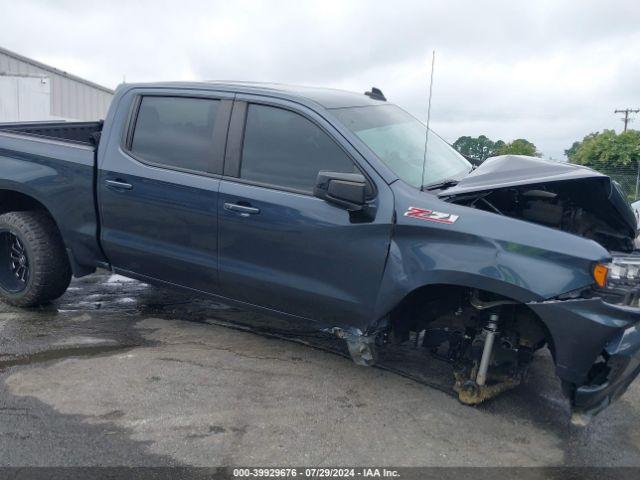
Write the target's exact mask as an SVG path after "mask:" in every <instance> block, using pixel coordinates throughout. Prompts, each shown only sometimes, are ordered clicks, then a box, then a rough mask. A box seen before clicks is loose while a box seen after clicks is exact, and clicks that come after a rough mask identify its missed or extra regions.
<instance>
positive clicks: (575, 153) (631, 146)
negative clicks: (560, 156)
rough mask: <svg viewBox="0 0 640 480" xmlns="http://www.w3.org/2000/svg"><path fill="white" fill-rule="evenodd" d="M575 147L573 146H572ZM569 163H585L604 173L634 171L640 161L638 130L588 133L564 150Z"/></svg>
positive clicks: (639, 133) (639, 135)
mask: <svg viewBox="0 0 640 480" xmlns="http://www.w3.org/2000/svg"><path fill="white" fill-rule="evenodd" d="M574 147H575V148H574ZM565 154H566V155H567V157H568V158H569V161H570V162H571V163H577V164H579V165H586V166H588V167H591V168H594V169H596V170H600V171H602V172H604V173H615V172H620V171H623V170H633V171H636V170H637V168H638V163H640V131H638V130H627V131H626V132H622V133H620V134H617V133H616V132H615V131H614V130H603V131H602V133H600V132H595V133H590V134H589V135H587V136H586V137H584V138H583V139H582V141H581V142H574V144H573V145H572V146H571V148H569V149H568V150H566V151H565Z"/></svg>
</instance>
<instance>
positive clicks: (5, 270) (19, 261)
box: [0, 211, 71, 307]
mask: <svg viewBox="0 0 640 480" xmlns="http://www.w3.org/2000/svg"><path fill="white" fill-rule="evenodd" d="M70 281H71V267H70V266H69V260H68V258H67V253H66V251H65V248H64V244H63V243H62V239H61V238H60V234H59V233H58V229H57V228H56V225H55V224H54V223H53V220H51V218H50V217H49V216H48V215H47V214H45V213H43V212H38V211H28V212H10V213H5V214H4V215H0V298H1V299H2V300H4V301H5V302H7V303H10V304H12V305H16V306H18V307H33V306H36V305H42V304H45V303H48V302H50V301H51V300H54V299H56V298H58V297H59V296H61V295H62V294H63V293H64V292H65V291H66V290H67V287H68V286H69V282H70Z"/></svg>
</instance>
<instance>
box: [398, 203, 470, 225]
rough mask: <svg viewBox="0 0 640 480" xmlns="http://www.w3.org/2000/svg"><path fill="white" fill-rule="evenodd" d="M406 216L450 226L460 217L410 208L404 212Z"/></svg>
mask: <svg viewBox="0 0 640 480" xmlns="http://www.w3.org/2000/svg"><path fill="white" fill-rule="evenodd" d="M404 216H405V217H413V218H419V219H420V220H427V221H429V222H438V223H447V224H449V225H450V224H452V223H454V222H455V221H456V220H458V217H459V215H453V214H451V213H444V212H436V211H435V210H428V209H426V208H418V207H409V209H408V210H407V211H406V212H404Z"/></svg>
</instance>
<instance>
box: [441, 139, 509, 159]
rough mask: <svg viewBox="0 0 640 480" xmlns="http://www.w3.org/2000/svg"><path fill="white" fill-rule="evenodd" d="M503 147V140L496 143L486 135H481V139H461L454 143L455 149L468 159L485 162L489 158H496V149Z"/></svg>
mask: <svg viewBox="0 0 640 480" xmlns="http://www.w3.org/2000/svg"><path fill="white" fill-rule="evenodd" d="M502 145H504V142H503V141H502V140H498V141H497V142H494V141H493V140H491V139H490V138H487V137H486V136H485V135H480V136H479V137H469V136H464V137H460V138H458V140H456V141H455V142H454V143H453V148H455V149H456V150H458V151H459V152H460V153H461V154H462V155H464V156H465V157H467V158H471V159H473V160H477V161H478V162H484V161H485V160H486V159H487V158H489V157H492V156H494V155H495V151H496V148H499V147H501V146H502Z"/></svg>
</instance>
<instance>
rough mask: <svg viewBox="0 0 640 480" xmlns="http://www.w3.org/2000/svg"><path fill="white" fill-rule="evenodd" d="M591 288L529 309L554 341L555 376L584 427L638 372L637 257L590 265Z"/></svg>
mask: <svg viewBox="0 0 640 480" xmlns="http://www.w3.org/2000/svg"><path fill="white" fill-rule="evenodd" d="M594 278H595V280H596V283H595V284H594V287H592V288H588V289H584V290H582V291H580V292H572V293H571V294H569V295H564V296H562V297H559V298H557V299H554V300H552V301H546V302H538V303H531V304H530V305H529V306H530V307H531V309H532V310H533V311H535V312H536V314H538V315H539V317H540V318H541V319H542V320H543V321H544V323H545V324H546V326H547V328H548V329H549V331H550V334H551V337H552V338H553V340H554V345H553V348H552V351H553V354H554V358H555V362H556V372H557V374H558V376H559V377H560V379H561V380H562V382H563V390H564V392H565V394H566V395H567V396H568V397H569V399H570V401H571V406H572V411H573V415H572V420H573V421H574V423H577V424H584V423H586V422H587V421H588V420H589V418H590V417H591V416H593V415H594V414H596V413H598V412H600V411H601V410H602V409H604V408H605V407H607V406H608V405H610V404H611V402H613V401H614V400H616V399H617V398H618V397H620V396H621V395H622V394H623V393H624V392H625V391H626V389H627V388H628V386H629V385H630V384H631V382H632V381H633V380H634V379H635V378H636V377H637V376H638V374H639V373H640V324H639V322H640V303H639V302H640V255H628V254H625V255H614V256H613V257H612V260H611V262H609V263H607V264H599V265H595V266H594Z"/></svg>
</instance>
